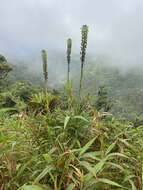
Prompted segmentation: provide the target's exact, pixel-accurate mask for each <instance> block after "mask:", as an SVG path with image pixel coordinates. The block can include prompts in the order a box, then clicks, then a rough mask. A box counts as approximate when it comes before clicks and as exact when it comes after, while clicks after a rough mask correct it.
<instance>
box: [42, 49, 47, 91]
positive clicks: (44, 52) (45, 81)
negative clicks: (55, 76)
mask: <svg viewBox="0 0 143 190" xmlns="http://www.w3.org/2000/svg"><path fill="white" fill-rule="evenodd" d="M41 53H42V61H43V76H44V83H45V91H47V85H48V61H47V52H46V50H44V49H43V50H42V52H41Z"/></svg>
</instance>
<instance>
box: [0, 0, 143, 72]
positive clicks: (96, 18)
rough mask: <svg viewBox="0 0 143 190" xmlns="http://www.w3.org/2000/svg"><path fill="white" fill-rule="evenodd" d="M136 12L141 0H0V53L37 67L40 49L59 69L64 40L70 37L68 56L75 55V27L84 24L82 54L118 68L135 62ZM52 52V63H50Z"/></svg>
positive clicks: (140, 17)
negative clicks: (86, 37) (84, 50)
mask: <svg viewBox="0 0 143 190" xmlns="http://www.w3.org/2000/svg"><path fill="white" fill-rule="evenodd" d="M142 10H143V1H142V0H108V1H107V0H100V1H99V0H90V1H89V0H78V1H77V0H72V1H71V0H39V1H36V0H23V1H19V0H12V1H9V0H4V1H3V0H0V54H2V55H4V56H6V57H7V59H8V60H9V61H11V62H17V63H20V62H21V61H22V60H23V61H24V60H25V62H26V63H28V64H30V63H33V64H35V65H37V66H38V65H40V63H39V62H40V51H41V49H43V48H45V49H46V50H47V52H48V55H50V57H51V59H50V61H49V65H51V66H52V67H53V65H54V67H55V68H56V69H57V70H60V69H61V65H62V64H63V65H64V56H65V52H66V40H67V38H69V37H70V38H72V40H73V53H72V55H73V56H74V55H76V56H78V55H79V53H80V28H81V26H82V25H83V24H87V25H88V26H89V40H88V49H87V54H88V55H92V56H97V57H98V56H100V57H102V56H103V57H106V59H108V62H110V63H111V64H114V65H117V66H119V67H120V66H121V67H122V68H123V67H126V68H128V67H132V66H136V65H140V64H142V61H143V54H142V49H143V37H142V35H143V11H142ZM55 52H56V53H55ZM55 54H56V58H57V59H56V63H55V62H54V61H51V60H52V57H53V58H54V59H53V60H55ZM57 55H60V56H59V57H57ZM53 62H54V63H53ZM61 70H62V69H61Z"/></svg>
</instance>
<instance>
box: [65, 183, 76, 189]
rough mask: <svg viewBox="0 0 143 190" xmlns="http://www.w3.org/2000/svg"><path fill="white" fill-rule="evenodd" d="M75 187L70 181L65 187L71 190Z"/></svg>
mask: <svg viewBox="0 0 143 190" xmlns="http://www.w3.org/2000/svg"><path fill="white" fill-rule="evenodd" d="M74 187H75V184H74V183H71V184H69V185H68V187H67V188H66V190H73V189H74Z"/></svg>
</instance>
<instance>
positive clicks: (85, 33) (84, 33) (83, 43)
mask: <svg viewBox="0 0 143 190" xmlns="http://www.w3.org/2000/svg"><path fill="white" fill-rule="evenodd" d="M81 37H82V38H81V52H80V54H81V57H80V60H81V74H80V85H79V99H80V96H81V90H82V81H83V66H84V63H85V55H86V48H87V37H88V26H87V25H83V26H82V28H81Z"/></svg>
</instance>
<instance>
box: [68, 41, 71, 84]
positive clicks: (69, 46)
mask: <svg viewBox="0 0 143 190" xmlns="http://www.w3.org/2000/svg"><path fill="white" fill-rule="evenodd" d="M71 48H72V40H71V39H70V38H69V39H68V40H67V63H68V71H67V83H69V80H70V61H71Z"/></svg>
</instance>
